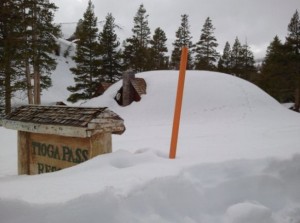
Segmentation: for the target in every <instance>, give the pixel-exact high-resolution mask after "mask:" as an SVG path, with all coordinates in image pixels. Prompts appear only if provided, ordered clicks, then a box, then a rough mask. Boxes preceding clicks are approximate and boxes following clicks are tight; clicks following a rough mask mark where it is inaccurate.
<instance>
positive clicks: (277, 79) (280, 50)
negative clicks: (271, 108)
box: [258, 36, 291, 102]
mask: <svg viewBox="0 0 300 223" xmlns="http://www.w3.org/2000/svg"><path fill="white" fill-rule="evenodd" d="M287 53H288V51H287V48H286V47H285V46H284V45H283V44H282V43H281V41H280V39H279V38H278V36H275V37H274V39H273V41H272V42H271V43H270V45H269V46H268V48H267V52H266V57H265V59H264V61H263V64H262V68H261V75H260V78H259V80H258V85H259V86H260V87H261V88H262V89H264V90H265V91H266V92H267V93H268V94H270V95H271V96H273V97H274V98H276V99H277V100H278V101H279V102H286V101H288V100H289V99H290V97H291V89H290V86H289V82H290V81H289V79H290V78H289V75H288V74H287V73H286V72H287V70H288V60H289V59H288V56H287Z"/></svg>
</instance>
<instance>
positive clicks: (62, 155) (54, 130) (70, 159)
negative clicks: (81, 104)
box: [4, 106, 125, 174]
mask: <svg viewBox="0 0 300 223" xmlns="http://www.w3.org/2000/svg"><path fill="white" fill-rule="evenodd" d="M31 107H32V108H31ZM36 108H37V107H36V106H26V107H25V108H24V106H23V107H21V108H19V109H17V111H15V112H14V113H12V114H11V115H10V116H9V117H7V118H6V119H5V120H4V126H5V127H7V128H12V129H17V130H18V159H19V162H18V172H19V174H41V173H48V172H54V171H58V170H61V169H64V168H67V167H71V166H74V165H76V164H79V163H82V162H84V161H86V160H88V159H91V158H93V157H95V156H97V155H100V154H105V153H110V152H111V151H112V137H111V134H112V133H115V134H121V133H122V132H123V131H124V130H125V127H124V125H123V120H122V119H121V118H120V117H119V116H117V115H116V114H115V113H113V112H111V111H109V110H107V109H103V108H101V110H100V112H99V109H95V108H89V109H88V108H77V109H74V107H72V109H71V110H72V112H71V113H70V114H69V115H67V116H66V117H69V119H68V120H70V117H72V115H73V114H74V112H75V111H77V112H76V117H80V113H82V114H83V115H82V117H81V119H82V120H84V121H85V124H84V125H83V124H80V122H78V121H77V122H78V123H77V124H76V125H75V121H74V122H72V123H73V125H71V126H70V125H61V124H58V122H59V123H65V122H67V121H66V120H62V118H61V117H60V118H57V119H55V120H56V121H53V119H51V120H52V121H51V123H50V122H49V123H45V119H46V118H47V119H49V116H51V114H53V112H55V113H56V112H57V111H60V112H62V111H64V112H68V109H67V107H64V108H62V107H60V108H59V109H57V107H56V106H54V107H49V106H48V107H47V112H45V107H43V106H42V108H40V109H38V113H37V110H36ZM33 111H35V112H33ZM43 112H44V113H43ZM49 112H50V113H49ZM47 113H48V115H47V117H44V116H45V114H47ZM95 113H96V115H95ZM24 114H26V115H25V116H26V117H24ZM64 115H66V114H65V113H64ZM33 116H34V117H36V116H38V117H39V120H40V121H39V122H35V123H32V122H28V121H25V120H28V119H30V120H31V119H33V118H34V117H33ZM87 116H91V118H90V119H88V118H87ZM43 117H44V118H43ZM64 119H66V118H64Z"/></svg>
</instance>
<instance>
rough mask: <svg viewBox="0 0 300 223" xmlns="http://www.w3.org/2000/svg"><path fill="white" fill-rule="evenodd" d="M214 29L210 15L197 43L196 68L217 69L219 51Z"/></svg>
mask: <svg viewBox="0 0 300 223" xmlns="http://www.w3.org/2000/svg"><path fill="white" fill-rule="evenodd" d="M214 30H215V28H214V27H213V25H212V21H211V19H210V18H209V17H208V18H207V19H206V21H205V23H204V25H203V28H202V30H201V32H202V33H201V36H200V40H199V42H197V43H196V49H195V53H196V55H195V68H196V69H198V70H216V62H217V60H218V58H219V53H218V52H217V50H216V48H217V46H218V43H217V39H216V38H215V36H214Z"/></svg>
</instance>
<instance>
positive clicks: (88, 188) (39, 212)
mask: <svg viewBox="0 0 300 223" xmlns="http://www.w3.org/2000/svg"><path fill="white" fill-rule="evenodd" d="M66 46H67V43H66ZM57 59H58V63H59V65H58V68H57V70H56V72H55V73H54V74H53V84H54V85H53V87H52V88H51V89H49V90H48V91H45V92H43V96H42V100H43V102H44V103H45V104H51V103H53V102H55V101H64V102H66V98H67V97H68V95H69V92H68V91H67V90H66V87H67V86H69V85H72V84H73V77H72V75H71V73H70V71H69V68H70V67H72V66H74V63H73V62H72V61H70V59H66V58H64V57H58V58H57ZM137 76H138V77H142V78H144V79H145V80H146V82H147V94H146V95H144V96H143V97H142V100H141V101H140V102H134V103H132V104H131V105H130V106H128V107H120V106H119V105H118V104H117V103H116V102H115V101H114V99H113V98H114V96H115V94H116V92H117V90H118V89H119V88H120V86H121V82H118V83H116V84H114V85H113V86H111V87H110V88H109V89H108V90H107V91H106V92H105V94H104V95H102V96H100V97H98V98H95V99H93V100H90V101H86V102H84V103H81V106H99V107H103V106H107V107H109V109H111V110H113V111H114V112H116V113H117V114H119V115H120V116H121V117H122V118H123V119H124V120H125V126H126V132H125V133H124V134H123V135H120V136H118V135H117V136H113V152H112V153H111V154H106V155H101V156H98V157H95V158H93V159H91V160H89V161H87V162H85V163H82V164H79V165H77V166H75V167H72V168H68V169H65V170H61V171H58V172H54V173H47V174H42V175H35V176H18V175H17V133H16V132H15V131H12V130H7V129H4V128H2V127H0V142H1V146H0V148H1V153H0V223H12V222H13V223H19V222H20V223H21V222H22V223H23V222H32V223H41V222H47V223H48V222H49V223H50V222H65V223H68V222H70V223H76V222H78V223H79V222H89V223H93V222H95V223H96V222H97V223H98V222H110V223H119V222H131V223H135V222H136V223H140V222H141V223H150V222H151V223H152V222H160V223H176V222H178V223H196V222H204V223H239V222H243V223H254V222H255V223H258V222H259V223H299V222H300V190H299V188H300V174H299V173H300V137H299V135H300V115H299V114H298V113H295V112H292V111H290V110H288V109H287V108H285V107H283V106H282V105H280V104H279V103H278V102H276V101H275V100H274V99H273V98H271V97H270V96H269V95H267V94H266V93H265V92H263V91H262V90H260V89H259V88H257V87H256V86H254V85H252V84H251V83H248V82H246V81H244V80H241V79H239V78H237V77H233V76H230V75H227V74H222V73H215V72H207V71H188V72H187V74H186V84H185V92H184V99H183V110H182V117H181V126H180V133H179V142H178V148H177V157H176V159H175V160H170V159H168V153H169V146H170V137H171V128H172V120H173V111H174V102H175V94H176V86H177V80H178V71H152V72H145V73H140V74H138V75H137ZM18 103H20V102H18ZM77 105H80V103H78V104H77Z"/></svg>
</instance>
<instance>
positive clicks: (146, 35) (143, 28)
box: [123, 4, 150, 71]
mask: <svg viewBox="0 0 300 223" xmlns="http://www.w3.org/2000/svg"><path fill="white" fill-rule="evenodd" d="M146 12H147V11H146V9H145V8H144V5H143V4H142V5H140V7H139V9H138V11H137V13H136V15H135V17H134V27H133V29H132V32H133V35H132V37H130V38H128V39H126V42H125V44H124V55H123V56H124V66H125V68H126V69H128V68H131V69H133V70H134V71H144V70H147V69H149V68H148V60H149V50H148V45H149V41H150V28H149V26H148V15H147V14H146Z"/></svg>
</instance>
